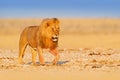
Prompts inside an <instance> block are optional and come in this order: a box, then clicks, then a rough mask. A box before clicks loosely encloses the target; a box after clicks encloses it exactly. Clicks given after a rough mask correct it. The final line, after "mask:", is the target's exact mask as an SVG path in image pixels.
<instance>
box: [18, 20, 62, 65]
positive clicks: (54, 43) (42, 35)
mask: <svg viewBox="0 0 120 80" xmlns="http://www.w3.org/2000/svg"><path fill="white" fill-rule="evenodd" d="M59 23H60V22H59V20H58V19H57V18H50V19H49V18H47V19H43V20H42V22H41V24H40V25H39V26H29V27H27V28H25V29H24V30H23V32H22V33H21V35H20V40H19V58H18V61H19V63H20V64H24V62H23V60H22V59H23V57H24V52H25V49H26V47H27V46H28V45H29V46H30V48H31V53H32V63H33V64H34V65H37V64H36V61H35V58H36V55H37V53H38V56H39V61H40V65H45V63H44V57H43V49H49V52H50V53H51V54H53V55H54V56H55V59H54V60H53V64H54V65H56V64H57V62H58V60H59V58H60V55H59V53H58V49H57V47H58V39H59V32H60V27H59Z"/></svg>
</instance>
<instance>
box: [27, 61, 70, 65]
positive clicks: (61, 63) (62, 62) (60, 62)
mask: <svg viewBox="0 0 120 80" xmlns="http://www.w3.org/2000/svg"><path fill="white" fill-rule="evenodd" d="M68 62H69V61H58V62H57V65H63V64H66V63H68ZM36 63H37V64H40V62H36ZM31 64H32V62H28V63H27V65H31ZM45 64H47V65H51V64H52V62H48V61H46V62H45Z"/></svg>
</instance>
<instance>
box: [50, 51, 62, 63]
mask: <svg viewBox="0 0 120 80" xmlns="http://www.w3.org/2000/svg"><path fill="white" fill-rule="evenodd" d="M50 53H51V54H53V55H54V56H55V59H54V60H53V65H56V64H57V62H58V60H59V58H60V55H59V53H58V50H57V49H50Z"/></svg>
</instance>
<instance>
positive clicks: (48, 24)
mask: <svg viewBox="0 0 120 80" xmlns="http://www.w3.org/2000/svg"><path fill="white" fill-rule="evenodd" d="M59 32H60V28H59V20H58V19H57V18H51V19H44V20H43V21H42V22H41V25H40V34H41V37H42V39H45V40H49V41H50V42H51V41H52V42H53V44H54V43H57V42H58V37H59ZM45 40H44V41H45ZM45 43H46V42H45Z"/></svg>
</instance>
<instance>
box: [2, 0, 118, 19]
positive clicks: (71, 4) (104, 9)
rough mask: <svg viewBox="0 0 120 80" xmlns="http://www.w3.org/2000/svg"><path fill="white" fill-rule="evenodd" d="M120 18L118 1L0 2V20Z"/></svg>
mask: <svg viewBox="0 0 120 80" xmlns="http://www.w3.org/2000/svg"><path fill="white" fill-rule="evenodd" d="M41 17H64V18H66V17H115V18H116V17H120V0H0V18H41Z"/></svg>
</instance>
